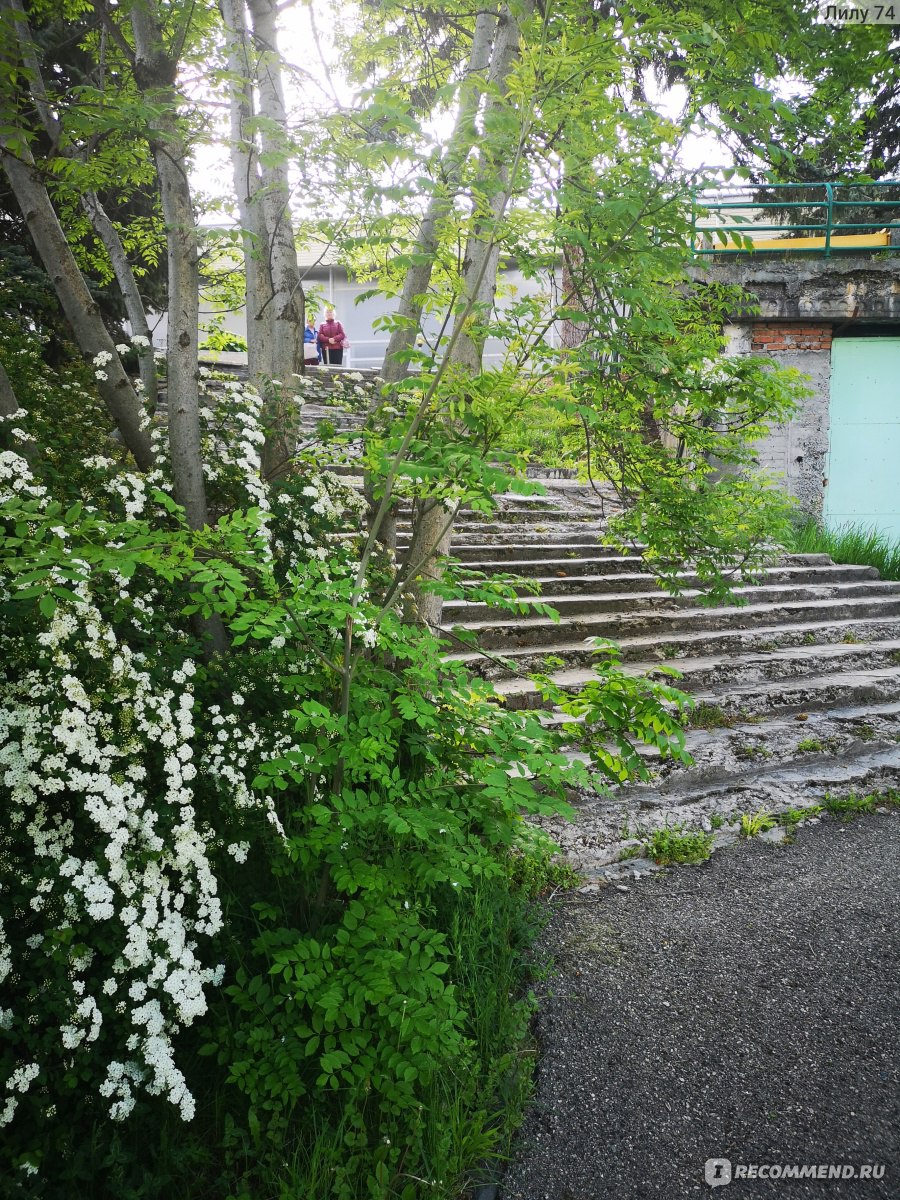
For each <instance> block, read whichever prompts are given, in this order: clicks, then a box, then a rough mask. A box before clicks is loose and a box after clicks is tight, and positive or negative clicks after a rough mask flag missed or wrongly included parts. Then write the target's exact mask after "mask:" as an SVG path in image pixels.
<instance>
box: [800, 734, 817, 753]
mask: <svg viewBox="0 0 900 1200" xmlns="http://www.w3.org/2000/svg"><path fill="white" fill-rule="evenodd" d="M821 749H823V747H822V743H821V742H820V741H819V739H818V738H812V737H811V738H804V739H803V741H802V742H798V743H797V750H798V751H799V753H800V754H811V753H812V752H813V751H814V750H821Z"/></svg>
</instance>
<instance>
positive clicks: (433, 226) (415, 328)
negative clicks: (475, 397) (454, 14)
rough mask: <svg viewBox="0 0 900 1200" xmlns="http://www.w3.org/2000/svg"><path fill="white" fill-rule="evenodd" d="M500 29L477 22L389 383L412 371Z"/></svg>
mask: <svg viewBox="0 0 900 1200" xmlns="http://www.w3.org/2000/svg"><path fill="white" fill-rule="evenodd" d="M497 27H498V21H497V14H496V12H489V11H481V12H479V13H478V16H477V17H476V18H475V29H474V31H473V34H472V48H471V50H470V52H469V62H468V66H467V68H466V77H465V79H464V80H463V83H462V86H461V89H460V97H459V108H458V110H457V116H456V121H455V123H454V126H453V130H452V132H451V134H450V137H449V139H448V142H447V148H446V151H445V154H444V158H443V161H442V163H441V176H442V184H443V186H442V187H441V188H439V189H436V190H435V191H434V193H433V194H432V196H431V199H430V200H429V202H428V207H427V209H426V210H425V215H424V217H423V218H422V222H421V224H420V225H419V230H418V234H417V237H416V243H415V245H414V247H413V256H414V258H415V262H414V263H413V264H412V265H411V266H410V267H409V268H408V269H407V272H406V276H405V277H404V280H403V289H402V291H401V293H400V301H399V303H398V305H397V312H396V316H397V318H398V320H397V322H396V323H395V325H394V327H393V329H392V330H391V336H390V339H389V341H388V346H387V350H386V351H385V356H384V366H383V368H382V372H381V374H382V378H383V379H384V381H385V383H395V382H397V381H398V380H400V379H403V378H404V376H405V375H406V374H407V372H408V366H407V364H406V363H404V362H403V361H402V360H401V359H400V358H399V357H398V355H400V354H401V352H402V351H404V350H409V349H411V348H412V346H413V345H415V340H416V335H417V333H418V332H419V327H420V323H421V320H422V308H423V297H424V296H425V294H426V292H427V291H428V287H429V284H430V283H431V272H432V269H433V267H434V260H435V257H436V255H437V252H438V247H439V243H440V233H441V225H442V223H443V222H444V221H445V220H446V219H447V217H448V216H449V215H450V213H451V212H452V211H453V192H454V191H455V189H456V188H457V186H458V184H459V180H460V175H461V172H462V168H463V164H464V163H465V159H466V155H467V154H468V152H469V150H470V149H471V147H472V145H473V144H474V143H475V141H476V138H477V133H476V130H475V127H474V120H475V115H476V113H477V111H478V105H479V101H480V99H481V96H482V95H483V87H484V82H483V80H482V75H483V73H484V72H485V71H486V70H487V69H488V66H489V65H490V62H491V54H492V51H494V50H495V49H499V46H498V47H496V48H495V47H494V36H495V33H496V31H497Z"/></svg>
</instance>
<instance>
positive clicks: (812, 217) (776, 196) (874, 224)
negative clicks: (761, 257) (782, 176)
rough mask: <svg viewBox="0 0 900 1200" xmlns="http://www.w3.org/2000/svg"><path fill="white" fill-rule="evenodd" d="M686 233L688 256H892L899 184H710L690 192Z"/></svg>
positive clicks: (899, 247)
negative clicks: (690, 252) (690, 247)
mask: <svg viewBox="0 0 900 1200" xmlns="http://www.w3.org/2000/svg"><path fill="white" fill-rule="evenodd" d="M891 189H892V191H891ZM770 196H772V197H773V198H772V199H769V197H770ZM797 196H799V198H795V197H797ZM741 211H743V212H744V213H747V214H748V215H747V216H746V217H744V218H741V217H740V216H739V215H738V214H739V213H740V212H741ZM767 215H772V219H771V220H770V222H768V223H767V222H766V220H765V218H766V216H767ZM716 218H719V219H718V220H717V219H716ZM862 218H865V219H862ZM691 227H692V231H693V237H692V245H693V247H694V252H695V253H696V254H748V253H751V254H820V255H824V256H825V257H826V258H827V257H829V256H830V255H831V254H832V253H836V252H844V253H853V252H856V253H859V252H860V251H864V252H867V253H897V252H898V251H900V180H878V181H877V182H874V183H770V184H760V185H756V184H724V185H715V184H714V185H711V186H707V187H703V188H697V189H695V191H694V192H693V194H692V197H691ZM761 235H764V236H761ZM747 239H752V242H753V243H756V244H751V242H748V240H747Z"/></svg>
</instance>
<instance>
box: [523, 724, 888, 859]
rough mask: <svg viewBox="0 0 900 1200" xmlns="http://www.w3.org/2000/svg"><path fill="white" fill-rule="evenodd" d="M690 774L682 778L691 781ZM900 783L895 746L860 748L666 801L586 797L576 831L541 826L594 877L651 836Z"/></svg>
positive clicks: (635, 795) (632, 793)
mask: <svg viewBox="0 0 900 1200" xmlns="http://www.w3.org/2000/svg"><path fill="white" fill-rule="evenodd" d="M689 775H690V772H686V773H685V777H686V778H687V777H688V776H689ZM898 782H900V762H898V756H897V752H896V747H884V746H877V747H874V748H869V747H860V748H859V749H858V752H857V753H853V754H848V755H847V756H846V757H845V758H844V759H843V760H841V761H837V762H829V763H823V764H818V765H815V764H810V763H808V762H805V761H804V760H803V759H802V758H801V759H800V760H798V761H797V762H795V763H794V764H791V763H777V764H772V765H770V766H769V767H768V768H766V767H762V768H760V767H758V766H755V765H754V767H753V769H751V770H747V771H737V772H733V773H723V774H722V775H721V776H720V777H719V778H718V779H715V780H709V781H707V782H706V783H702V782H701V781H699V780H697V781H696V784H695V785H694V783H693V782H692V784H691V786H690V787H689V788H686V790H685V791H684V792H683V793H680V794H679V793H672V794H666V793H665V792H664V791H660V790H659V789H658V788H655V787H654V785H652V784H651V785H642V786H634V785H631V784H629V785H628V786H627V787H625V788H621V789H617V790H616V791H615V792H614V793H613V794H611V795H607V796H606V797H603V796H601V795H599V794H593V795H592V796H591V797H585V801H584V803H583V804H579V805H578V817H577V820H576V822H574V823H573V824H567V823H565V822H564V821H562V820H559V819H552V818H551V819H547V820H545V821H541V822H540V824H542V825H543V826H544V827H545V828H546V830H547V832H548V833H549V834H550V835H551V837H553V839H554V840H555V841H556V842H557V843H558V844H559V845H560V846H561V848H562V850H563V852H564V853H565V855H566V857H567V859H569V861H570V862H571V863H572V865H573V866H574V867H575V868H576V869H579V870H581V871H583V872H584V873H585V874H586V875H587V876H590V875H591V871H592V868H597V867H599V866H601V865H602V864H604V863H611V862H615V861H616V860H617V859H618V858H619V857H620V855H621V853H622V850H623V848H624V847H625V846H627V845H629V842H631V844H632V845H633V841H634V839H637V840H638V841H640V840H642V839H644V838H646V837H648V836H649V835H650V834H651V833H652V832H653V830H654V829H660V828H672V827H681V828H685V829H692V828H693V829H698V828H703V829H707V830H708V829H709V828H710V826H711V823H712V822H711V819H712V821H715V822H716V825H718V824H719V823H721V822H725V823H726V825H727V824H732V827H733V828H735V827H736V826H737V823H738V822H739V821H740V818H741V816H742V815H744V814H754V813H759V812H769V813H773V814H776V815H777V814H779V813H783V812H785V811H787V810H788V809H794V810H798V809H805V808H809V807H810V806H811V805H813V804H821V802H822V800H823V799H824V798H825V796H827V795H833V796H846V795H850V794H855V795H858V796H864V795H866V794H868V793H870V792H878V791H882V790H885V789H887V788H896V787H897V785H898ZM714 827H715V826H714ZM732 836H733V835H732ZM632 853H633V851H632Z"/></svg>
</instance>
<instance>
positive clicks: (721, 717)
mask: <svg viewBox="0 0 900 1200" xmlns="http://www.w3.org/2000/svg"><path fill="white" fill-rule="evenodd" d="M733 724H734V717H732V716H730V715H729V714H728V713H727V712H725V710H724V709H722V708H720V707H719V706H718V704H698V705H697V706H696V708H694V709H692V711H691V712H690V714H689V715H688V717H687V720H686V721H685V726H686V727H687V728H688V729H730V728H731V727H732V725H733Z"/></svg>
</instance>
